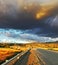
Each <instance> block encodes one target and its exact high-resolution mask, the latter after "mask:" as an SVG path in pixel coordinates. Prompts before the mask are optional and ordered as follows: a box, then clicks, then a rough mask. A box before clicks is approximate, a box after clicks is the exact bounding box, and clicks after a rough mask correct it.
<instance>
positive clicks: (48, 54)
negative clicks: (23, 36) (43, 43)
mask: <svg viewBox="0 0 58 65" xmlns="http://www.w3.org/2000/svg"><path fill="white" fill-rule="evenodd" d="M36 54H37V57H38V59H40V60H41V62H42V63H43V65H58V53H57V52H53V51H48V50H43V49H37V50H36Z"/></svg>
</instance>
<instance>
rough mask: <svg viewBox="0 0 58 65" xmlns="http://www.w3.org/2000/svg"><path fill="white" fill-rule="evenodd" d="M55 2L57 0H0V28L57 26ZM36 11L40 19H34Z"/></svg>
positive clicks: (57, 9) (57, 6) (57, 7)
mask: <svg viewBox="0 0 58 65" xmlns="http://www.w3.org/2000/svg"><path fill="white" fill-rule="evenodd" d="M57 2H58V1H57V0H55V1H53V2H52V1H50V0H47V1H46V0H43V1H42V0H39V1H38V0H36V1H35V0H0V28H16V29H29V28H37V27H44V28H45V27H46V25H47V26H48V27H49V26H51V28H52V27H55V28H56V27H57V28H58V25H57V24H58V23H57V21H55V18H56V20H57V17H56V16H57V15H58V5H57ZM46 3H48V5H47V4H46ZM37 13H38V14H39V15H40V16H41V18H40V19H36V14H37ZM42 13H44V14H42ZM39 15H37V17H39ZM51 17H52V18H53V19H52V20H51Z"/></svg>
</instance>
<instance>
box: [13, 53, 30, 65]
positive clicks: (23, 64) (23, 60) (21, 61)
mask: <svg viewBox="0 0 58 65" xmlns="http://www.w3.org/2000/svg"><path fill="white" fill-rule="evenodd" d="M29 55H30V52H28V53H27V54H26V55H24V56H22V57H21V58H20V59H18V61H17V62H16V63H15V64H14V65H27V62H28V57H29Z"/></svg>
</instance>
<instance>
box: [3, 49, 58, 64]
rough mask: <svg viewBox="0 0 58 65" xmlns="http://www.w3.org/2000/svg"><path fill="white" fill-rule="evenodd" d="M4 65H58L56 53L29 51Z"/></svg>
mask: <svg viewBox="0 0 58 65" xmlns="http://www.w3.org/2000/svg"><path fill="white" fill-rule="evenodd" d="M16 60H17V61H16ZM13 62H15V63H13ZM4 65H58V52H53V51H48V50H44V49H31V50H29V51H28V52H27V53H25V54H23V55H21V56H20V54H19V55H17V56H16V57H15V58H14V59H13V60H11V61H10V62H8V63H7V64H4Z"/></svg>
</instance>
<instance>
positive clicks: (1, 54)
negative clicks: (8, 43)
mask: <svg viewBox="0 0 58 65" xmlns="http://www.w3.org/2000/svg"><path fill="white" fill-rule="evenodd" d="M15 52H19V50H14V49H10V48H0V61H4V60H5V59H6V58H8V57H11V56H12V55H14V53H15Z"/></svg>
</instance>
